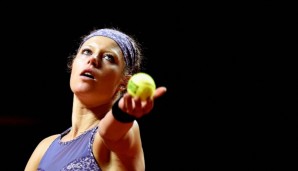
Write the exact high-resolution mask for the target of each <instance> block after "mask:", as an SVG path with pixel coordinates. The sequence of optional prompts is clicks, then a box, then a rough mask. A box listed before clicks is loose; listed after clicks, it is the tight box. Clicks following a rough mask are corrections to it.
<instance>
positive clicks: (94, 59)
mask: <svg viewBox="0 0 298 171" xmlns="http://www.w3.org/2000/svg"><path fill="white" fill-rule="evenodd" d="M88 64H91V65H92V66H94V67H95V68H97V67H98V66H99V61H98V59H97V57H96V56H91V57H90V58H89V60H88Z"/></svg>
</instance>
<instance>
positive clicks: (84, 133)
mask: <svg viewBox="0 0 298 171" xmlns="http://www.w3.org/2000/svg"><path fill="white" fill-rule="evenodd" d="M97 127H98V125H96V126H94V127H93V128H90V129H87V130H86V131H84V132H83V133H81V134H80V135H79V136H77V137H75V138H74V139H71V140H68V141H61V140H62V137H63V136H65V135H66V134H67V133H69V132H70V130H71V128H72V127H70V128H68V129H67V130H65V131H64V132H62V133H61V134H60V136H58V138H59V141H58V143H59V144H61V145H67V144H70V143H72V142H74V141H76V140H78V139H80V138H81V137H83V136H84V135H86V134H87V133H88V132H90V131H92V130H94V129H96V128H97Z"/></svg>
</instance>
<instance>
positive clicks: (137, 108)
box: [118, 86, 167, 118]
mask: <svg viewBox="0 0 298 171" xmlns="http://www.w3.org/2000/svg"><path fill="white" fill-rule="evenodd" d="M166 91H167V88H166V87H164V86H161V87H158V88H156V90H155V92H154V95H153V98H152V99H149V98H148V99H147V100H145V101H142V100H141V99H140V98H134V97H132V96H131V95H130V94H129V93H125V94H124V95H123V97H122V98H121V99H120V101H119V104H118V105H119V108H120V109H121V110H122V111H124V112H126V113H128V114H130V115H133V116H134V117H136V118H140V117H142V116H144V115H145V114H148V113H149V112H150V111H151V110H152V109H153V107H154V100H155V99H157V98H159V97H161V96H163V95H164V94H165V93H166Z"/></svg>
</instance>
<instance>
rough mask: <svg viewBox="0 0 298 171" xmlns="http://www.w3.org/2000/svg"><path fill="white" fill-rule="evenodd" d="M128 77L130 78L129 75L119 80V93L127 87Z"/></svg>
mask: <svg viewBox="0 0 298 171" xmlns="http://www.w3.org/2000/svg"><path fill="white" fill-rule="evenodd" d="M130 77H131V75H125V76H123V78H122V80H121V84H120V86H119V90H120V91H125V90H126V87H127V84H128V81H129V79H130Z"/></svg>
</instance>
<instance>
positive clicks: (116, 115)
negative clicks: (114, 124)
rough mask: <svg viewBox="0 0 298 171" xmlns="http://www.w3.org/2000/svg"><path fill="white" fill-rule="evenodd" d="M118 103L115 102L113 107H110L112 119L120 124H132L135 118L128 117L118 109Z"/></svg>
mask: <svg viewBox="0 0 298 171" xmlns="http://www.w3.org/2000/svg"><path fill="white" fill-rule="evenodd" d="M118 102H119V100H118V101H116V103H115V104H114V105H113V107H112V114H113V116H114V118H115V119H116V120H117V121H119V122H122V123H129V122H133V121H134V120H136V118H135V117H134V116H132V115H129V114H127V113H125V112H123V111H122V110H121V109H120V108H119V107H118Z"/></svg>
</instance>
